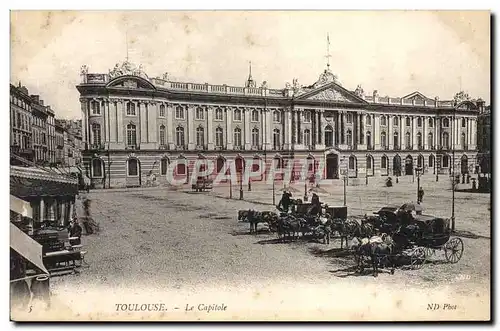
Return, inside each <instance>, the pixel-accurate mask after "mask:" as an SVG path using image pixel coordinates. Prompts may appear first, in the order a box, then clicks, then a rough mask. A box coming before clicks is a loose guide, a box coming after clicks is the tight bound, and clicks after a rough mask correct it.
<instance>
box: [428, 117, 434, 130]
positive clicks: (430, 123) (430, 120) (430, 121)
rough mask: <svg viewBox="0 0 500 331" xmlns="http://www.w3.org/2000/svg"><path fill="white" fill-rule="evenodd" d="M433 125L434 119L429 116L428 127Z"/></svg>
mask: <svg viewBox="0 0 500 331" xmlns="http://www.w3.org/2000/svg"><path fill="white" fill-rule="evenodd" d="M433 126H434V121H433V120H432V118H429V128H432V127H433Z"/></svg>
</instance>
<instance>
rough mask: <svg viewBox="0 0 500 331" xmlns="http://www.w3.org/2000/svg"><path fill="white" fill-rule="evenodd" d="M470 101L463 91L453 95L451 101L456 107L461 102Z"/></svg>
mask: <svg viewBox="0 0 500 331" xmlns="http://www.w3.org/2000/svg"><path fill="white" fill-rule="evenodd" d="M468 100H470V97H469V94H468V93H466V92H464V91H460V92H458V93H457V94H455V96H454V97H453V101H455V105H458V104H460V103H461V102H463V101H468Z"/></svg>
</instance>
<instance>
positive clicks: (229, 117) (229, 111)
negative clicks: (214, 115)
mask: <svg viewBox="0 0 500 331" xmlns="http://www.w3.org/2000/svg"><path fill="white" fill-rule="evenodd" d="M232 122H233V108H232V107H226V143H227V149H229V150H231V149H233V125H232Z"/></svg>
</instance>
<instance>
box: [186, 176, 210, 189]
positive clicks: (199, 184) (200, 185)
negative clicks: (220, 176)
mask: <svg viewBox="0 0 500 331" xmlns="http://www.w3.org/2000/svg"><path fill="white" fill-rule="evenodd" d="M191 188H192V189H193V191H195V192H203V191H205V190H211V189H212V188H213V181H212V180H211V179H209V178H204V177H198V179H197V180H196V183H195V184H193V185H192V186H191Z"/></svg>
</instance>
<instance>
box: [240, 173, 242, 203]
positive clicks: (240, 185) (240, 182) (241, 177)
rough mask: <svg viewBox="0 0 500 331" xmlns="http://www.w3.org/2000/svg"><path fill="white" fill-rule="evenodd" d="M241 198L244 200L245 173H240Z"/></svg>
mask: <svg viewBox="0 0 500 331" xmlns="http://www.w3.org/2000/svg"><path fill="white" fill-rule="evenodd" d="M240 200H243V173H240Z"/></svg>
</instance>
